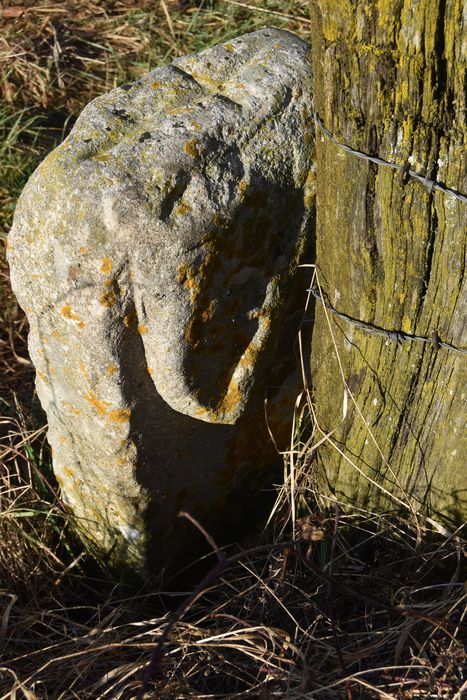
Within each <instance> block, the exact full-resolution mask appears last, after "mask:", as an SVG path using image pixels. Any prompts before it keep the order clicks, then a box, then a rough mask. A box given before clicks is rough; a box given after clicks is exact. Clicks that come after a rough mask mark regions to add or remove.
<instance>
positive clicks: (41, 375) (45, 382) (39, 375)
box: [36, 369, 50, 384]
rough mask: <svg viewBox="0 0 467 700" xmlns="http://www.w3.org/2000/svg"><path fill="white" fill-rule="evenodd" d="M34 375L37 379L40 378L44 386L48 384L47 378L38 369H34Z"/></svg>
mask: <svg viewBox="0 0 467 700" xmlns="http://www.w3.org/2000/svg"><path fill="white" fill-rule="evenodd" d="M36 374H37V376H38V377H40V378H41V379H42V381H43V382H44V384H50V380H49V378H48V377H47V375H45V374H44V372H41V370H40V369H36Z"/></svg>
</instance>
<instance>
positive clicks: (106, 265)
mask: <svg viewBox="0 0 467 700" xmlns="http://www.w3.org/2000/svg"><path fill="white" fill-rule="evenodd" d="M111 270H112V261H111V259H110V258H103V259H102V265H101V272H103V273H104V275H108V274H110V272H111Z"/></svg>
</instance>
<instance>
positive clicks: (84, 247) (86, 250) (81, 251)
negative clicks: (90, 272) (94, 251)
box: [78, 245, 88, 254]
mask: <svg viewBox="0 0 467 700" xmlns="http://www.w3.org/2000/svg"><path fill="white" fill-rule="evenodd" d="M87 252H88V249H87V248H86V246H84V245H82V246H81V247H80V248H78V253H81V254H83V253H87Z"/></svg>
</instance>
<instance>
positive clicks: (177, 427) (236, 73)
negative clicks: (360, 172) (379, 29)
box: [8, 29, 315, 571]
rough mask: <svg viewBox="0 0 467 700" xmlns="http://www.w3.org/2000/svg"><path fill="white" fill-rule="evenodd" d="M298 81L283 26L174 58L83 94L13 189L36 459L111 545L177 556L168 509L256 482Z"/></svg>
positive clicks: (274, 390)
mask: <svg viewBox="0 0 467 700" xmlns="http://www.w3.org/2000/svg"><path fill="white" fill-rule="evenodd" d="M311 94H312V85H311V67H310V55H309V47H308V46H307V45H306V44H305V43H304V42H303V41H301V40H300V39H298V38H297V37H295V36H294V35H293V34H291V33H289V32H285V31H280V30H275V29H264V30H261V31H258V32H255V33H252V34H248V35H246V36H243V37H240V38H238V39H235V40H232V41H231V42H229V43H225V44H222V45H218V46H216V47H214V48H212V49H208V50H206V51H203V52H202V53H200V54H198V55H191V56H187V57H184V58H180V59H177V60H175V61H174V62H173V63H172V64H170V65H168V66H165V67H163V68H158V69H157V70H154V71H152V72H151V73H149V74H148V75H146V76H145V77H144V78H141V79H140V80H138V81H136V82H134V83H131V84H129V85H123V86H121V87H119V88H116V89H115V90H112V91H111V92H110V93H108V94H106V95H103V96H102V97H99V98H97V99H96V100H94V101H93V102H91V103H90V104H89V105H88V106H87V107H86V108H85V109H84V110H83V112H82V114H81V115H80V117H79V119H78V121H77V122H76V125H75V126H74V128H73V130H72V132H71V133H70V135H69V136H68V137H67V139H66V140H65V141H64V142H63V143H62V144H61V145H60V146H59V147H58V148H56V149H55V150H54V151H53V152H52V153H51V154H50V155H49V156H48V157H47V158H46V159H45V160H44V161H43V163H42V164H41V165H40V166H39V168H38V169H37V170H36V172H35V173H34V174H33V176H32V177H31V179H30V180H29V182H28V184H27V185H26V187H25V189H24V192H23V194H22V195H21V198H20V200H19V202H18V206H17V210H16V214H15V219H14V225H13V228H12V231H11V233H10V236H9V246H8V257H9V262H10V268H11V279H12V284H13V288H14V291H15V293H16V295H17V297H18V300H19V302H20V304H21V306H22V307H23V309H24V310H25V312H26V314H27V316H28V319H29V322H30V326H31V331H30V336H29V348H30V353H31V358H32V360H33V362H34V365H35V367H36V371H37V391H38V394H39V397H40V400H41V403H42V405H43V407H44V409H45V411H46V413H47V417H48V423H49V433H48V439H49V442H50V444H51V445H52V448H53V462H54V470H55V473H56V476H57V479H58V481H59V483H60V485H61V488H62V492H63V496H64V498H65V500H66V501H67V503H68V504H69V505H70V507H71V509H72V510H73V512H74V513H75V515H76V517H77V518H78V522H79V526H80V529H81V531H82V532H83V533H84V535H85V536H86V537H87V538H88V539H90V540H91V541H92V542H93V543H94V546H96V547H97V548H98V549H100V550H103V551H104V552H106V553H107V554H108V555H109V558H110V561H111V562H112V563H113V564H120V563H124V564H127V565H130V566H131V567H134V568H136V569H138V570H140V571H145V570H147V569H148V568H157V567H160V566H163V565H164V564H166V563H170V562H172V563H173V562H176V561H183V560H186V559H187V558H188V556H189V555H190V554H192V547H194V546H195V544H194V543H195V540H194V539H192V537H194V538H196V537H198V535H197V534H196V533H195V534H193V535H192V534H191V531H189V530H188V529H186V530H185V529H184V528H186V525H181V524H180V521H179V519H177V513H178V512H179V511H180V509H183V510H186V511H188V512H190V513H191V514H192V515H194V516H195V517H197V518H198V519H199V520H200V522H202V523H203V524H204V525H205V526H206V527H207V528H208V529H209V528H213V529H214V531H217V530H219V529H222V527H223V525H225V524H226V522H228V523H231V524H232V526H235V524H236V523H238V521H239V520H241V518H242V515H243V510H242V508H243V507H245V508H246V509H247V510H248V504H249V503H250V505H251V502H254V500H255V498H256V495H255V494H256V493H257V489H258V488H259V486H260V485H264V484H268V483H269V484H271V482H272V472H271V468H272V465H274V464H277V463H278V462H279V463H280V457H278V456H277V455H276V454H275V452H274V450H273V446H272V442H271V441H270V439H269V437H268V433H267V428H266V424H265V420H264V409H263V406H264V398H265V394H266V392H268V397H269V401H268V403H269V405H270V420H271V425H272V428H273V430H274V431H275V434H276V435H277V437H278V439H279V440H280V439H282V438H284V439H285V437H286V435H287V431H288V429H289V421H290V418H291V411H292V406H293V401H294V399H295V391H296V389H297V387H298V379H297V371H296V369H297V368H296V360H295V357H294V348H293V345H294V336H293V327H294V322H295V317H294V312H297V310H298V312H299V310H300V308H301V305H302V301H301V300H302V299H304V287H301V288H299V287H300V285H297V274H296V273H297V267H298V264H299V262H300V261H301V260H302V259H303V256H304V255H305V254H306V247H307V245H309V244H310V242H311V235H312V232H311V226H312V223H311V222H312V213H313V208H314V191H315V190H314V161H313V158H314V145H313V133H312V113H311ZM296 315H297V314H296V313H295V316H296ZM279 387H281V388H279ZM249 494H250V495H251V497H252V498H249Z"/></svg>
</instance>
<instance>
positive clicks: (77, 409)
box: [70, 406, 82, 416]
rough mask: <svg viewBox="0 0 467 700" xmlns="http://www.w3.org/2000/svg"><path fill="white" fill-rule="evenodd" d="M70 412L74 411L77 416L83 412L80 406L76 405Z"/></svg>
mask: <svg viewBox="0 0 467 700" xmlns="http://www.w3.org/2000/svg"><path fill="white" fill-rule="evenodd" d="M70 413H73V414H74V415H75V416H80V415H81V414H82V410H81V409H80V408H76V406H71V408H70Z"/></svg>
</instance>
